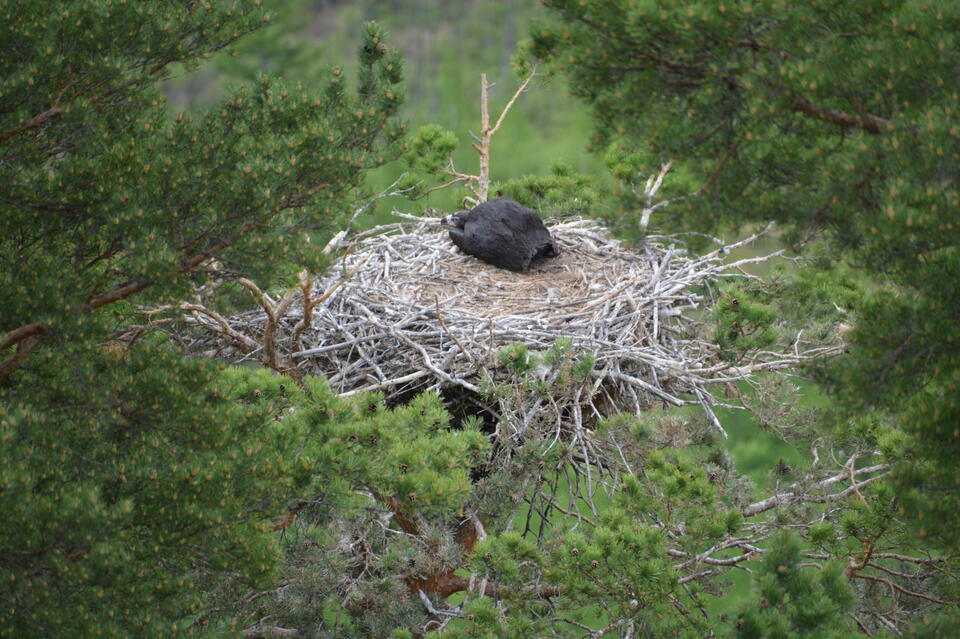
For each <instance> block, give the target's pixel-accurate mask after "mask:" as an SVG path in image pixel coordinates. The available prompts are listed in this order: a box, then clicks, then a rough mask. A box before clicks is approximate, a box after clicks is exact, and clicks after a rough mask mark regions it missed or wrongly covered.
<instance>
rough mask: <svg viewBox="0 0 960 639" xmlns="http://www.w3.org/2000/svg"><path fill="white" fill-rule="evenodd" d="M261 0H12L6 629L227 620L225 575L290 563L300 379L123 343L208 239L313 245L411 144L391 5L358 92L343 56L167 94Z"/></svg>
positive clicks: (6, 122)
mask: <svg viewBox="0 0 960 639" xmlns="http://www.w3.org/2000/svg"><path fill="white" fill-rule="evenodd" d="M259 4H260V2H259V0H251V1H244V2H225V1H224V2H220V1H216V0H215V1H211V2H204V3H170V2H162V1H159V0H146V1H143V2H122V1H112V2H111V1H108V0H103V1H92V0H91V1H88V0H72V1H67V0H62V1H53V2H29V3H24V2H0V17H2V26H0V34H2V36H0V40H2V41H3V43H4V50H5V51H8V52H10V54H9V55H6V54H5V55H4V56H3V58H2V60H0V143H2V146H3V158H4V159H3V161H2V162H0V181H2V182H3V183H4V185H5V187H4V193H3V197H2V198H0V308H2V317H0V329H2V332H0V340H3V347H2V351H0V501H2V504H0V510H2V512H3V517H2V518H0V538H2V539H3V543H2V544H0V571H2V574H0V601H2V604H0V635H2V636H18V637H34V636H51V635H52V636H70V637H87V636H116V637H126V636H132V635H136V636H141V637H171V636H179V635H181V634H192V635H193V634H195V635H202V634H209V635H212V636H224V635H226V634H229V633H231V632H233V631H235V628H234V626H235V624H236V622H235V621H233V620H230V619H225V618H223V617H222V616H218V615H219V614H221V613H222V611H224V610H226V609H228V607H230V606H232V602H231V604H230V606H228V607H223V606H222V605H221V604H223V601H219V600H218V597H224V598H225V599H226V600H227V601H228V602H229V601H230V599H231V598H232V597H233V596H234V595H236V594H237V592H238V591H248V590H249V589H250V588H254V587H263V586H266V585H267V584H268V583H270V581H271V580H272V579H273V578H274V577H275V576H276V570H277V561H278V559H279V558H280V556H281V553H280V550H281V549H280V547H279V544H278V540H277V538H276V536H275V535H273V534H271V533H270V531H269V526H268V523H269V522H270V521H273V520H275V519H276V517H277V516H278V514H279V513H280V511H282V510H283V508H284V507H285V506H286V505H287V502H288V501H289V499H290V498H291V496H292V495H294V494H296V493H297V491H299V490H303V489H305V488H307V487H309V486H311V485H312V484H311V482H312V481H314V471H313V469H312V468H311V465H310V464H311V461H310V458H308V457H307V456H302V455H300V454H299V453H298V452H297V451H298V450H300V449H293V448H290V445H291V443H292V442H297V444H298V445H302V444H303V437H304V434H303V432H301V431H300V430H298V429H302V428H303V426H302V424H299V423H298V420H297V419H290V420H285V419H283V415H282V414H281V413H280V412H279V411H280V407H282V406H287V405H289V403H288V402H289V400H288V398H287V397H286V395H287V394H289V393H290V392H291V390H290V387H291V382H290V381H289V380H286V381H277V380H276V379H275V378H271V377H270V376H269V375H267V374H266V373H263V372H259V373H243V374H241V373H238V372H236V371H233V372H227V373H225V374H224V376H223V377H221V376H220V374H219V373H218V371H217V369H216V367H214V366H212V365H211V364H204V363H200V362H195V361H190V360H185V359H183V358H182V357H181V356H179V355H177V354H175V353H174V352H172V351H171V350H170V349H169V348H168V347H166V346H164V345H162V344H158V343H157V342H158V341H159V340H157V339H155V338H146V339H143V340H141V341H140V342H139V343H136V344H133V345H126V344H120V345H118V344H115V343H112V342H111V340H112V339H114V338H115V336H116V334H117V333H116V332H117V331H123V329H125V328H128V327H129V326H131V325H132V324H133V323H134V322H135V318H134V313H135V309H136V306H134V302H135V303H136V304H138V305H139V304H154V305H156V304H159V303H163V302H168V301H174V300H179V299H182V298H183V297H184V296H185V295H186V293H187V292H188V291H189V290H191V289H192V288H193V287H194V286H197V285H200V284H202V283H203V282H204V281H205V278H206V274H204V273H203V272H201V271H200V269H199V268H198V267H200V266H201V265H203V264H204V263H206V262H207V261H208V260H209V258H211V257H214V256H215V257H216V258H217V259H218V260H219V261H220V263H221V265H222V266H223V269H224V270H221V273H223V272H227V273H230V274H236V273H242V274H244V275H246V276H258V277H267V276H271V275H276V274H279V273H283V272H285V271H290V270H291V264H294V263H296V264H298V265H309V266H314V267H316V266H319V265H321V264H322V262H323V260H322V259H321V258H320V257H319V256H318V251H317V250H316V249H314V248H313V247H311V246H310V244H309V241H308V239H306V238H305V237H304V236H305V234H306V233H309V232H313V231H318V230H324V229H329V228H331V227H334V226H335V225H336V224H337V223H338V221H339V220H341V219H342V218H343V215H344V214H346V213H347V212H349V211H350V210H351V208H352V200H353V197H354V195H353V192H354V190H355V189H356V187H358V186H360V185H361V184H362V179H363V177H362V172H363V171H364V170H366V169H368V168H371V167H376V166H379V165H381V164H383V163H384V162H386V161H387V160H388V159H390V158H392V157H393V156H395V155H396V154H397V153H398V151H399V147H400V137H401V135H402V132H403V130H402V127H401V126H400V125H399V124H398V123H397V121H396V120H395V114H396V113H397V110H398V108H399V105H400V103H401V102H402V99H403V94H402V92H401V90H400V88H399V86H398V85H399V83H400V81H401V72H402V66H401V64H400V58H399V55H398V54H397V53H396V52H395V51H391V50H390V49H389V48H387V47H385V45H384V42H383V33H382V31H381V30H380V29H379V27H377V26H376V25H373V24H368V25H365V26H364V28H363V33H362V41H361V42H362V43H361V54H360V57H361V58H362V59H361V60H360V62H359V65H358V76H359V86H358V88H357V91H356V92H352V91H350V90H349V89H348V87H347V83H346V81H345V79H344V78H343V74H342V73H341V72H340V71H339V70H337V69H334V70H332V71H330V72H328V73H327V74H326V75H325V76H324V81H323V83H322V84H321V85H320V86H318V87H317V89H316V90H306V89H304V88H302V87H300V86H296V85H288V84H286V83H283V82H278V81H276V80H274V79H271V78H269V77H267V76H261V77H260V78H258V80H257V84H256V86H252V87H241V88H238V89H236V90H234V91H232V92H231V93H230V94H229V95H227V96H226V97H224V98H223V99H222V100H221V101H220V102H219V103H218V104H216V105H214V106H212V107H211V108H209V109H206V110H196V111H193V112H190V113H179V114H173V113H171V112H170V111H169V110H168V108H167V105H166V102H165V100H164V99H163V98H162V97H161V95H160V93H159V91H158V90H157V83H158V81H159V80H161V79H162V78H163V77H164V76H165V75H166V74H167V73H168V72H169V69H170V68H171V67H172V65H182V66H183V67H185V68H188V69H192V68H196V67H197V66H198V65H199V64H200V62H201V61H202V60H203V59H205V58H207V57H209V56H210V55H212V54H214V53H215V52H217V51H218V50H221V49H223V48H225V47H227V46H229V45H231V44H232V43H234V42H235V41H236V40H237V39H238V38H240V37H242V36H244V35H245V34H247V33H249V32H251V31H253V30H254V29H256V28H257V27H258V26H260V25H262V24H264V23H265V21H266V20H267V18H266V16H265V14H264V13H263V12H262V10H261V9H260V8H259ZM418 406H419V407H420V408H423V406H421V405H418ZM351 415H352V413H351ZM464 438H466V436H464ZM467 447H468V446H467V445H462V446H460V448H456V447H454V449H455V450H457V451H461V454H463V455H466V453H465V452H463V451H464V450H465V449H466V448H467ZM435 452H436V454H435V456H434V458H435V459H443V458H444V457H443V455H444V454H445V453H446V452H447V451H446V449H444V451H435ZM431 470H432V472H433V474H431ZM414 477H415V481H414V485H415V486H419V485H420V483H423V484H424V485H427V486H430V487H432V486H437V487H438V492H439V491H442V490H443V489H449V491H450V493H451V494H453V495H454V497H451V496H450V495H447V496H446V497H445V498H446V499H455V496H456V495H457V494H458V493H457V487H458V486H459V484H457V483H456V481H451V480H449V479H448V478H447V477H446V476H439V471H437V470H436V469H417V471H416V473H414ZM341 481H342V480H341ZM401 483H402V482H401V480H400V479H399V478H398V479H396V480H395V482H394V484H391V490H395V491H399V490H401V487H400V484H401ZM416 489H417V488H416V487H413V488H410V489H408V492H409V491H412V490H416ZM425 490H428V491H429V488H428V489H425ZM462 490H463V489H462V488H460V492H461V493H462ZM440 502H441V500H440V499H439V498H438V499H437V503H440ZM218 608H219V609H220V610H221V613H217V609H218Z"/></svg>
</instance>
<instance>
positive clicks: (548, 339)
mask: <svg viewBox="0 0 960 639" xmlns="http://www.w3.org/2000/svg"><path fill="white" fill-rule="evenodd" d="M436 222H437V221H436V220H434V219H426V218H424V219H422V220H420V221H415V222H411V223H407V222H402V223H397V224H391V225H387V226H384V227H379V228H376V229H372V230H370V231H367V232H365V233H363V234H361V235H359V236H356V237H355V238H354V239H353V243H352V244H351V248H350V249H349V250H348V251H347V254H346V256H345V257H344V258H343V260H342V262H341V263H340V264H339V265H338V267H337V268H335V269H333V270H332V271H331V272H330V273H328V274H327V275H326V276H325V277H323V278H320V279H318V280H317V281H310V280H304V281H303V286H302V288H301V290H299V291H291V292H289V293H287V294H286V295H285V296H284V297H283V298H282V299H279V300H278V301H274V300H273V299H272V298H270V296H269V295H263V296H262V298H261V308H259V309H256V310H251V311H249V312H246V313H241V314H239V315H236V316H233V317H231V318H221V317H216V318H212V314H209V313H204V312H198V311H197V308H196V307H194V308H191V307H190V305H184V307H183V308H185V309H186V310H189V311H190V312H191V317H190V318H189V319H190V321H191V322H192V323H193V324H194V325H198V326H200V327H203V328H205V329H207V337H206V338H203V339H200V340H194V341H193V344H192V346H193V350H203V351H205V352H206V354H208V355H212V356H219V357H227V358H230V359H233V360H243V359H251V358H252V359H260V360H261V361H266V363H268V364H270V361H271V360H272V361H273V362H274V364H276V363H277V362H281V363H282V362H287V368H288V370H295V371H296V372H298V373H306V374H318V375H324V376H326V377H327V378H328V380H329V383H330V385H331V387H332V388H333V389H335V390H337V391H338V392H340V393H342V394H344V395H352V394H356V393H360V392H364V391H380V392H382V393H384V395H385V396H386V398H387V399H388V400H397V399H403V398H407V397H409V396H410V395H411V394H412V393H415V392H420V391H426V390H439V391H441V392H443V393H444V396H445V397H446V398H447V399H448V401H449V402H450V403H451V405H458V406H461V407H462V406H464V405H470V406H473V407H474V408H479V409H482V411H484V412H485V413H486V415H487V417H490V416H492V417H493V419H494V420H495V421H496V423H498V424H508V425H509V426H510V430H511V432H513V433H522V432H523V431H525V430H527V429H529V428H532V427H536V426H537V425H539V427H540V428H539V429H540V430H542V429H558V430H559V429H562V428H564V427H565V426H564V424H567V423H570V422H573V423H574V424H575V425H576V427H581V426H583V425H584V424H586V423H588V422H590V421H591V420H593V419H595V418H597V417H601V416H604V415H608V414H611V413H613V412H622V411H630V412H634V413H640V412H641V411H643V410H645V409H647V408H648V407H649V406H650V405H651V404H655V403H660V404H669V405H675V406H679V405H684V404H699V405H702V406H704V407H705V408H706V410H707V413H708V415H709V416H710V417H711V420H712V421H713V423H714V425H715V426H716V427H717V428H720V429H721V430H722V428H721V426H720V424H719V421H717V419H716V417H715V416H714V415H713V412H712V410H711V406H714V405H716V404H717V400H716V399H715V398H714V394H713V393H711V390H710V389H711V386H713V385H716V384H729V383H730V382H734V381H737V380H739V379H743V378H745V377H747V376H748V375H750V374H751V373H753V372H754V371H756V370H758V369H770V368H779V367H785V366H790V365H793V364H796V363H797V362H798V361H800V360H801V359H805V358H806V357H807V354H801V353H793V354H791V353H771V354H769V356H767V357H762V358H758V359H756V360H754V361H752V362H750V363H749V364H746V365H741V366H733V365H731V364H729V363H726V362H723V361H721V360H719V358H718V357H717V348H716V347H715V346H714V345H713V344H712V343H710V341H709V340H707V339H704V338H701V337H698V331H697V330H696V322H695V319H694V318H695V316H696V315H697V314H698V313H699V311H697V309H700V308H701V306H702V305H703V303H704V299H703V296H704V295H705V293H707V292H708V291H709V290H710V288H709V284H710V283H711V282H714V281H716V280H717V279H718V278H721V277H729V276H743V275H742V274H739V273H738V272H737V270H736V269H737V267H738V266H740V265H741V264H742V263H744V262H753V261H758V260H759V259H762V258H752V259H748V260H741V261H739V262H733V263H732V264H730V263H728V264H725V263H724V262H725V261H726V256H727V255H728V253H729V251H730V249H731V248H734V247H735V246H739V245H741V244H744V243H746V242H747V241H751V240H752V239H754V238H748V240H744V241H743V242H739V243H737V244H735V245H731V246H725V247H723V248H721V249H718V250H716V251H714V252H712V253H708V254H706V255H702V256H692V255H689V254H688V253H687V252H686V251H685V250H684V249H683V248H682V247H681V246H678V245H676V244H675V243H672V244H671V243H670V242H668V241H667V240H664V239H659V240H658V239H656V238H651V239H648V241H647V242H645V243H644V244H642V245H641V246H640V247H639V248H638V249H631V248H628V247H626V246H625V245H624V244H622V243H621V242H619V241H617V240H616V239H614V238H612V237H611V236H610V235H609V234H608V233H607V231H606V230H605V229H604V228H602V227H601V226H599V225H598V224H597V223H596V222H594V221H591V220H586V219H569V220H563V221H554V222H548V224H547V226H548V228H549V230H550V232H551V234H552V235H553V237H554V239H555V241H556V242H557V244H558V246H559V248H560V255H559V256H558V257H555V258H549V259H541V260H537V261H535V262H534V264H533V266H532V267H531V269H530V270H529V271H525V272H519V273H516V272H511V271H505V270H501V269H498V268H495V267H493V266H490V265H488V264H486V263H484V262H481V261H479V260H477V259H476V258H473V257H470V256H467V255H464V254H462V253H460V252H458V251H457V249H456V248H455V247H454V246H453V245H452V243H451V242H450V240H449V239H448V237H447V234H446V233H445V232H442V231H441V230H440V228H439V226H438V225H437V223H436ZM199 308H200V309H201V310H202V311H205V310H206V309H204V307H202V306H200V307H199ZM518 343H520V344H524V345H526V346H525V347H522V348H521V349H519V350H518V349H517V347H512V346H511V345H514V344H518ZM558 345H559V346H558ZM511 348H513V350H510V349H511ZM265 351H267V354H266V355H267V359H266V360H265V359H264V357H265V356H264V353H265ZM543 354H547V356H546V357H538V355H543ZM511 357H512V358H513V359H511ZM517 357H521V358H524V359H525V360H526V361H521V362H518V361H516V358H517ZM274 367H275V368H277V366H274ZM279 369H280V370H282V369H283V367H282V366H281V367H279ZM537 388H539V389H541V391H542V390H543V389H545V388H549V389H551V390H550V391H549V392H535V391H534V390H533V389H537ZM467 412H470V411H469V409H467Z"/></svg>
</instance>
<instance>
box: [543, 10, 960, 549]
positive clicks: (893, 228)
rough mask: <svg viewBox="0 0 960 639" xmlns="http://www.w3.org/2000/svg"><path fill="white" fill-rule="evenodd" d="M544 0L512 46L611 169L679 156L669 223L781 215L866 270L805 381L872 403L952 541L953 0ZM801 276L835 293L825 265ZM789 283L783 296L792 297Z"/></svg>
mask: <svg viewBox="0 0 960 639" xmlns="http://www.w3.org/2000/svg"><path fill="white" fill-rule="evenodd" d="M544 4H545V5H546V6H547V7H548V8H549V11H550V14H551V17H552V18H553V20H552V21H541V22H539V23H537V24H536V25H534V26H533V27H532V28H531V30H530V35H531V40H530V41H529V42H528V43H527V44H526V45H525V47H524V51H525V55H527V56H529V57H530V58H538V59H540V60H542V61H545V62H546V63H547V65H548V67H549V69H550V70H551V72H553V73H557V74H562V75H563V76H565V77H566V78H567V79H568V80H569V83H570V87H571V90H572V92H573V93H574V94H575V95H577V96H579V97H581V98H583V99H584V100H585V101H586V102H587V103H588V104H589V105H590V106H591V108H592V109H593V115H594V120H595V123H596V125H597V137H596V146H597V148H607V147H608V145H610V144H615V145H617V147H614V148H615V149H619V150H617V151H616V152H615V153H613V155H612V156H611V159H612V162H611V164H612V168H613V170H614V173H615V174H616V175H617V176H618V178H620V179H621V180H630V179H635V178H634V177H633V176H635V175H636V174H637V173H638V172H643V173H646V174H649V173H650V172H652V171H653V170H654V169H655V167H658V166H660V165H661V164H662V163H663V162H665V161H667V160H673V161H674V164H675V167H676V168H677V171H678V174H679V176H680V182H681V184H682V186H683V189H682V191H681V194H684V195H687V196H688V197H685V198H684V199H683V200H682V201H677V202H675V203H674V206H672V207H671V212H670V215H666V216H661V220H660V222H661V223H662V224H663V225H664V226H666V227H667V228H670V229H679V230H687V231H690V230H693V231H708V230H710V229H713V228H725V227H739V226H741V225H743V224H747V223H751V222H757V221H766V220H775V221H778V222H780V223H782V225H783V228H785V230H786V233H785V236H784V238H785V239H786V240H787V241H788V242H789V243H791V244H792V245H794V246H796V247H803V246H806V245H808V243H809V241H810V240H811V239H813V238H815V237H816V236H818V235H819V236H823V237H824V238H825V239H826V241H827V242H829V244H828V248H827V249H826V251H825V252H823V253H822V254H823V255H824V256H826V257H825V258H821V261H825V262H826V264H823V266H830V263H832V264H833V265H836V266H839V267H841V268H845V267H844V266H843V265H844V264H846V265H852V266H853V267H855V268H857V269H859V272H860V274H861V275H860V277H862V278H863V280H862V281H864V282H869V285H868V286H866V287H864V288H865V290H864V291H863V292H862V295H861V292H860V291H855V290H853V288H850V289H848V292H849V293H850V295H849V296H848V297H849V299H850V301H851V306H850V307H849V308H848V307H844V310H846V311H848V312H849V313H850V314H851V316H852V320H853V326H854V329H853V331H852V332H851V333H850V334H849V335H848V339H849V342H850V348H849V353H848V354H847V355H845V356H844V357H841V358H837V359H836V360H835V362H834V363H832V364H831V365H830V366H827V367H824V369H825V370H823V371H822V372H821V374H820V375H819V377H818V379H819V381H820V383H821V384H822V385H823V386H824V388H825V389H826V390H827V391H828V392H829V393H830V395H831V397H833V398H834V399H835V400H836V401H838V402H839V403H840V404H842V406H843V407H844V408H845V409H846V411H847V415H856V414H857V413H859V412H862V411H872V410H876V411H882V412H885V413H887V414H888V415H889V416H890V421H891V422H896V423H897V424H898V427H899V428H902V429H903V431H904V432H906V433H907V434H908V435H909V436H910V437H911V438H913V440H914V446H913V448H912V450H911V451H910V452H911V453H912V454H913V455H915V458H914V459H923V460H924V463H917V461H911V462H909V463H905V464H904V465H903V466H902V467H901V468H899V469H898V470H897V473H896V481H897V483H898V485H899V495H900V497H901V498H902V499H903V500H904V505H905V507H907V509H908V511H909V512H910V513H911V514H912V516H913V517H914V518H915V519H914V520H915V521H917V522H919V527H920V528H921V530H919V532H920V533H921V534H924V535H929V536H931V537H934V538H936V539H937V540H938V543H942V544H945V545H946V546H948V547H949V548H953V549H955V548H956V547H957V544H958V542H960V536H958V531H960V526H958V525H957V523H958V520H957V513H960V491H958V490H957V482H956V470H955V468H956V466H955V463H954V460H955V459H956V456H957V454H958V452H960V435H958V432H957V430H956V428H955V424H956V421H957V417H958V411H960V392H958V386H957V385H958V380H960V372H958V371H960V324H958V323H957V322H956V317H955V315H956V313H955V309H956V308H958V307H960V298H958V291H960V285H958V283H960V250H958V246H960V223H958V220H957V215H956V211H957V210H958V202H960V195H958V193H960V191H958V190H957V188H956V182H957V177H958V175H957V169H956V167H957V161H958V159H960V128H958V126H957V124H956V123H957V114H958V112H960V94H958V93H957V91H956V82H955V78H956V73H957V56H956V49H957V35H956V34H957V33H960V5H957V4H956V3H950V2H927V3H919V2H899V3H890V2H882V1H880V0H875V1H874V0H871V1H866V2H857V3H824V2H819V1H817V0H809V1H805V2H785V1H783V0H768V1H765V2H757V3H748V4H737V3H735V4H727V3H694V2H672V1H667V0H662V1H660V0H655V1H650V2H638V1H636V0H584V1H580V0H576V1H573V0H548V1H547V2H544ZM622 208H623V210H624V211H625V212H630V211H637V210H638V208H639V202H637V201H636V200H634V203H633V204H631V205H624V206H623V207H622ZM626 214H627V215H629V213H626ZM632 228H634V225H632V224H629V223H627V222H626V221H624V223H623V224H622V229H623V230H624V232H630V229H632ZM824 272H826V271H824ZM821 276H822V277H825V278H827V279H832V280H833V282H827V281H826V280H819V278H820V277H821ZM803 278H805V281H803V282H801V283H802V284H803V285H804V286H806V288H807V292H812V291H815V290H816V289H818V288H820V287H821V286H826V287H830V288H834V289H835V291H834V292H839V291H837V290H836V288H835V287H836V284H837V283H838V280H836V278H835V276H834V275H821V274H817V275H805V276H803ZM818 280H819V281H818ZM793 292H794V293H796V294H797V295H796V296H794V297H793V298H791V299H790V300H788V301H786V303H785V304H784V307H789V306H790V305H791V304H792V305H794V307H795V308H796V309H800V308H801V306H800V305H801V304H803V303H804V292H803V291H802V290H800V289H795V290H794V291H793ZM837 303H838V304H840V305H841V306H843V304H842V303H841V302H837ZM813 307H814V308H813V311H812V312H813V313H819V312H820V310H827V311H828V312H829V309H825V307H823V306H821V305H818V304H814V305H813ZM818 307H819V309H820V310H818Z"/></svg>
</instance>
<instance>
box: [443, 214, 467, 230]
mask: <svg viewBox="0 0 960 639" xmlns="http://www.w3.org/2000/svg"><path fill="white" fill-rule="evenodd" d="M469 214H470V211H457V212H456V213H454V214H453V215H448V216H447V217H445V218H443V219H441V220H440V226H445V227H447V228H451V229H461V230H462V229H463V227H464V225H465V224H466V223H467V215H469Z"/></svg>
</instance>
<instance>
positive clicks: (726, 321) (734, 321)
mask: <svg viewBox="0 0 960 639" xmlns="http://www.w3.org/2000/svg"><path fill="white" fill-rule="evenodd" d="M722 291H723V292H722V294H721V296H720V299H719V300H718V301H717V304H716V305H715V306H714V308H713V314H714V319H715V321H716V333H715V334H714V338H715V339H716V342H717V344H719V345H720V347H721V348H722V349H723V351H722V352H721V356H722V357H724V358H725V359H728V360H730V361H739V360H741V359H743V358H744V357H747V356H748V355H750V354H754V353H756V352H757V351H759V350H763V349H765V348H768V347H770V346H772V345H773V344H774V343H775V342H776V341H777V337H778V333H777V330H776V328H775V327H774V322H775V321H776V319H777V311H776V309H775V308H774V307H772V306H769V305H767V304H762V303H760V302H758V301H757V300H756V298H755V297H754V296H751V295H750V292H749V291H748V290H747V289H744V288H740V287H738V286H728V287H725V288H724V289H722Z"/></svg>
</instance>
